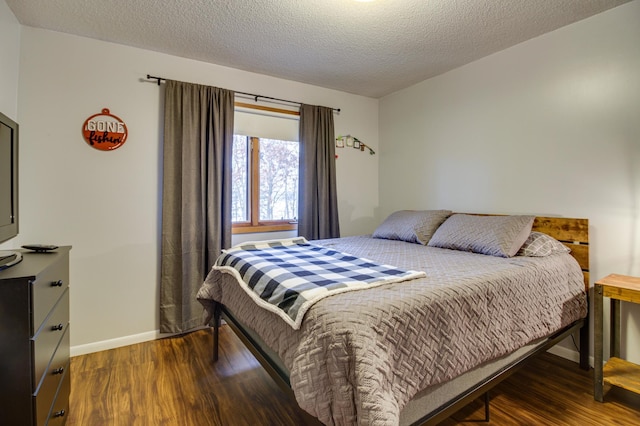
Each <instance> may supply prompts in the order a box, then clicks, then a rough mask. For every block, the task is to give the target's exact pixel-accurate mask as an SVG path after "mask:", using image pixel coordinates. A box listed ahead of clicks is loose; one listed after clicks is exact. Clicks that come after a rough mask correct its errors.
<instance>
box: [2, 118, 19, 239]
mask: <svg viewBox="0 0 640 426" xmlns="http://www.w3.org/2000/svg"><path fill="white" fill-rule="evenodd" d="M16 235H18V123H16V122H15V121H13V120H12V119H10V118H9V117H7V116H6V115H4V114H3V113H1V112H0V243H1V242H4V241H7V240H9V239H11V238H13V237H15V236H16Z"/></svg>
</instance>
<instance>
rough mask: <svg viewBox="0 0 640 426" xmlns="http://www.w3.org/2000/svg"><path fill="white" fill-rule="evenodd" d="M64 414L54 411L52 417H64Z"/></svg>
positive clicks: (62, 411) (61, 411)
mask: <svg viewBox="0 0 640 426" xmlns="http://www.w3.org/2000/svg"><path fill="white" fill-rule="evenodd" d="M64 414H65V413H64V410H60V411H56V412H55V413H53V417H62V416H64Z"/></svg>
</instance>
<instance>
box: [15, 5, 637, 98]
mask: <svg viewBox="0 0 640 426" xmlns="http://www.w3.org/2000/svg"><path fill="white" fill-rule="evenodd" d="M627 1H628V0H377V1H374V2H369V3H362V2H356V1H354V0H172V1H171V0H165V1H163V0H110V1H105V0H6V2H7V4H8V5H9V7H10V8H11V10H12V11H13V12H14V14H15V15H16V17H17V18H18V20H19V21H20V23H21V24H23V25H27V26H32V27H37V28H45V29H49V30H54V31H60V32H64V33H69V34H75V35H80V36H84V37H90V38H94V39H99V40H106V41H110V42H115V43H120V44H124V45H129V46H135V47H140V48H143V49H148V50H154V51H158V52H164V53H168V54H171V55H176V56H181V57H185V58H192V59H197V60H200V61H205V62H210V63H214V64H219V65H224V66H229V67H233V68H238V69H242V70H247V71H253V72H257V73H260V74H267V75H271V76H275V77H281V78H285V79H288V80H294V81H299V82H303V83H309V84H313V85H317V86H322V87H327V88H331V89H336V90H341V91H345V92H349V93H355V94H359V95H364V96H369V97H374V98H378V97H381V96H384V95H386V94H389V93H391V92H394V91H396V90H399V89H402V88H405V87H408V86H410V85H412V84H414V83H417V82H419V81H422V80H425V79H427V78H429V77H433V76H435V75H438V74H441V73H443V72H446V71H448V70H450V69H453V68H456V67H459V66H461V65H464V64H466V63H469V62H471V61H474V60H476V59H479V58H481V57H484V56H487V55H489V54H491V53H494V52H497V51H500V50H502V49H505V48H507V47H510V46H513V45H515V44H517V43H520V42H522V41H525V40H528V39H531V38H533V37H536V36H538V35H541V34H544V33H546V32H549V31H552V30H554V29H557V28H560V27H562V26H564V25H568V24H570V23H572V22H575V21H578V20H581V19H584V18H587V17H589V16H592V15H594V14H596V13H599V12H602V11H604V10H607V9H610V8H612V7H615V6H617V5H619V4H622V3H626V2H627ZM149 72H150V73H153V70H149ZM169 77H170V76H169Z"/></svg>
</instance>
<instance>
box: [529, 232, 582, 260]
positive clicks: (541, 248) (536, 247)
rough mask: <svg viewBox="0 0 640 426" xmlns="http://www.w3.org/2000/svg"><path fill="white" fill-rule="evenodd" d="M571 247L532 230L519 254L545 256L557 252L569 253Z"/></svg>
mask: <svg viewBox="0 0 640 426" xmlns="http://www.w3.org/2000/svg"><path fill="white" fill-rule="evenodd" d="M570 251H571V249H569V247H567V246H565V245H564V244H562V243H561V242H560V241H558V240H556V239H555V238H553V237H550V236H549V235H547V234H543V233H542V232H535V231H534V232H532V233H531V234H530V235H529V238H527V240H526V241H525V242H524V244H523V245H522V247H520V250H518V254H517V256H529V257H543V256H550V255H552V254H556V253H569V252H570Z"/></svg>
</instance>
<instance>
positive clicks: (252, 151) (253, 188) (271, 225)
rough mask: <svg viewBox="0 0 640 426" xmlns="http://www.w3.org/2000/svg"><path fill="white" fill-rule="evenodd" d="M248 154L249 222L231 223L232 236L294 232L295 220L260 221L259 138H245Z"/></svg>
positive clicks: (296, 223)
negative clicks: (246, 139)
mask: <svg viewBox="0 0 640 426" xmlns="http://www.w3.org/2000/svg"><path fill="white" fill-rule="evenodd" d="M246 137H247V138H248V144H247V145H248V146H247V149H248V150H249V153H248V155H247V159H248V163H249V164H248V170H247V175H248V176H247V184H248V187H249V188H248V191H247V198H248V200H247V201H248V210H249V220H248V221H243V222H232V224H231V232H232V234H250V233H261V232H277V231H295V230H297V229H298V222H297V220H295V221H293V220H262V221H261V220H260V138H259V137H256V136H246Z"/></svg>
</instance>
